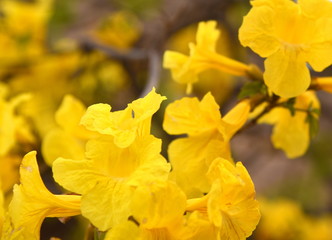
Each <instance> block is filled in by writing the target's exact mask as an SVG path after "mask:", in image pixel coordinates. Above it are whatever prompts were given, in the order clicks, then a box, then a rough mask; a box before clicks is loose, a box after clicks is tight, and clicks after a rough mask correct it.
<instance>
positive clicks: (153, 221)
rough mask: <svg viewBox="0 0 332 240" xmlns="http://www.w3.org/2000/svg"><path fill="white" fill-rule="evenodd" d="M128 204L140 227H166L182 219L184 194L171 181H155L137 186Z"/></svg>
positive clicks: (184, 205)
mask: <svg viewBox="0 0 332 240" xmlns="http://www.w3.org/2000/svg"><path fill="white" fill-rule="evenodd" d="M130 206H131V209H132V212H133V216H134V218H135V219H136V220H137V221H138V222H139V223H140V227H142V228H147V229H152V228H166V227H171V226H172V225H173V224H174V223H176V222H178V221H179V220H181V219H182V216H183V214H184V212H185V208H186V196H185V194H184V193H183V192H182V191H181V190H180V189H179V187H178V186H177V185H175V184H174V183H172V182H167V181H155V182H152V183H151V184H142V185H141V186H138V187H137V189H136V190H135V193H134V195H133V198H132V201H131V204H130Z"/></svg>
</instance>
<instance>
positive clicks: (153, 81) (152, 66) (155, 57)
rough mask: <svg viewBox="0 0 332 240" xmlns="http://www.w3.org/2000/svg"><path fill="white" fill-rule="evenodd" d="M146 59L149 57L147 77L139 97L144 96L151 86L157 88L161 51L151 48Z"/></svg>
mask: <svg viewBox="0 0 332 240" xmlns="http://www.w3.org/2000/svg"><path fill="white" fill-rule="evenodd" d="M148 59H149V68H148V74H149V75H148V79H147V83H146V84H145V88H144V89H143V91H142V93H141V95H140V97H144V96H145V95H147V94H148V93H149V92H150V91H151V89H152V88H153V87H155V88H157V87H158V85H159V80H160V72H161V53H160V52H158V51H157V50H155V49H151V50H149V51H148Z"/></svg>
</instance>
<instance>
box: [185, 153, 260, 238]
mask: <svg viewBox="0 0 332 240" xmlns="http://www.w3.org/2000/svg"><path fill="white" fill-rule="evenodd" d="M207 176H208V178H209V180H210V182H211V184H212V187H211V190H210V192H209V193H208V194H207V195H206V196H204V197H201V198H198V199H189V200H188V201H187V211H198V212H200V213H201V218H203V219H205V220H206V221H208V222H209V223H210V224H209V225H207V226H206V229H208V230H209V231H210V232H211V235H212V236H211V237H210V238H209V239H228V240H244V239H246V238H247V237H248V236H250V235H251V234H252V231H253V230H254V229H255V227H256V225H257V224H258V222H259V219H260V212H259V207H258V202H257V201H256V200H255V189H254V185H253V183H252V180H251V178H250V176H249V174H248V172H247V170H246V169H245V167H244V166H243V165H242V164H241V163H240V162H238V163H237V164H236V165H235V166H234V165H233V164H232V163H230V162H229V161H228V160H225V159H221V158H217V159H215V160H214V161H213V162H212V164H211V166H210V168H209V171H208V173H207ZM206 229H205V230H206ZM202 230H204V228H203V229H202ZM196 239H203V238H196Z"/></svg>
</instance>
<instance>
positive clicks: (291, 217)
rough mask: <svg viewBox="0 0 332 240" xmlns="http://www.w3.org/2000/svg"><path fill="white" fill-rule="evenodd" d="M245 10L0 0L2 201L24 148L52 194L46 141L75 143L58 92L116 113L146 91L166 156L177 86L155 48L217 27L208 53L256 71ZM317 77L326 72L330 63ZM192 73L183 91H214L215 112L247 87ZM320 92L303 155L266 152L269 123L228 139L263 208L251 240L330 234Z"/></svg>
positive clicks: (78, 229)
mask: <svg viewBox="0 0 332 240" xmlns="http://www.w3.org/2000/svg"><path fill="white" fill-rule="evenodd" d="M249 9H250V3H249V0H248V1H245V0H181V1H178V0H165V1H162V0H85V1H79V0H54V1H51V0H1V1H0V84H1V85H0V97H1V100H0V101H1V102H0V125H1V126H0V144H1V145H3V146H5V147H4V150H3V151H2V150H1V153H0V162H1V163H0V164H1V167H0V176H1V178H2V190H3V192H4V194H5V196H6V201H7V203H8V201H9V199H10V196H11V189H12V186H13V184H14V183H17V182H18V174H17V170H18V166H19V163H20V159H21V158H22V156H23V155H24V154H25V153H27V152H28V151H30V150H37V151H38V157H39V164H40V169H41V173H42V177H43V179H44V181H45V184H46V185H47V187H48V188H49V189H50V190H51V191H52V192H54V193H60V192H61V191H62V190H61V189H60V187H59V186H57V185H56V184H55V183H54V181H53V180H52V171H51V169H50V165H51V163H52V161H53V160H54V159H55V158H56V157H57V153H47V152H46V151H45V150H44V149H45V148H47V146H48V145H47V144H50V142H52V141H51V140H50V139H52V137H54V136H55V137H57V138H60V139H63V141H64V142H65V143H68V142H70V141H71V142H70V143H73V144H74V145H75V153H72V152H71V151H74V150H68V152H66V154H67V155H68V156H69V157H70V156H71V155H72V154H76V153H77V152H79V151H81V148H82V145H84V139H81V138H80V137H79V136H74V135H73V134H72V133H71V132H70V131H67V130H68V129H69V128H70V127H68V125H67V124H66V123H64V121H61V119H60V118H61V116H67V117H68V116H69V115H68V114H70V112H66V110H64V109H65V107H64V106H66V104H65V100H64V97H65V96H67V101H71V103H72V104H74V105H75V104H76V105H75V106H76V108H75V109H78V108H79V109H81V108H82V109H85V107H87V106H89V105H91V104H94V103H99V102H102V103H108V104H110V105H111V106H112V108H113V110H118V109H122V108H125V107H126V105H127V104H128V103H130V102H131V101H133V100H135V99H137V98H139V97H142V96H144V95H145V94H147V93H148V92H149V91H150V90H151V88H152V87H153V86H154V87H156V89H157V92H158V93H160V94H162V95H164V96H167V101H166V103H163V105H162V109H161V110H160V111H159V112H158V113H157V114H156V115H155V116H154V119H153V130H152V132H153V134H154V135H156V136H157V137H159V138H162V139H163V155H164V156H165V157H167V146H168V144H169V143H170V142H171V141H172V140H173V139H174V137H173V136H169V135H167V134H166V132H165V131H164V130H163V129H162V127H161V126H162V121H163V114H164V109H165V107H166V105H167V104H168V103H170V102H173V101H174V100H176V99H179V98H181V97H183V96H185V86H183V85H179V84H177V83H175V82H174V81H173V80H172V78H171V75H170V72H169V71H168V70H165V69H163V68H162V59H163V53H164V51H165V50H175V51H178V52H181V53H184V54H188V52H189V49H188V43H189V42H195V34H196V29H197V23H198V22H199V21H206V20H211V19H213V20H217V21H218V28H219V29H220V30H221V32H222V34H221V37H220V40H219V43H218V52H219V53H221V54H223V55H226V56H229V57H231V58H234V59H236V60H239V61H242V62H244V63H254V64H256V65H258V66H259V67H260V68H261V69H262V70H263V59H261V58H259V57H258V56H257V55H255V54H254V53H253V52H252V51H250V49H245V48H243V47H242V46H241V45H240V43H239V41H238V37H237V35H238V29H239V27H240V26H241V23H242V18H243V16H245V15H246V13H247V12H248V11H249ZM313 74H314V75H317V76H318V74H317V73H313ZM319 74H320V76H331V75H332V71H331V68H329V69H326V70H325V71H324V72H322V73H319ZM199 77H200V79H201V81H200V82H199V83H197V84H195V87H194V92H193V93H192V95H193V96H197V97H199V98H201V97H202V96H204V95H205V93H206V92H208V91H210V92H212V94H213V95H214V97H215V98H216V100H217V102H218V103H219V104H220V105H221V106H222V107H221V111H222V113H223V114H224V113H226V112H227V110H228V109H230V107H231V106H233V105H234V103H235V102H236V101H237V95H238V94H239V91H240V89H241V86H243V84H244V82H245V79H242V78H240V77H234V76H231V75H228V74H225V73H220V72H216V71H212V70H211V71H206V72H204V73H202V74H201V75H200V76H199ZM26 94H28V95H26ZM68 96H70V97H72V98H70V97H69V98H68ZM318 96H319V99H320V101H321V119H320V131H319V133H318V135H317V136H316V137H315V138H314V139H313V141H312V143H311V145H310V149H309V151H308V152H307V153H306V154H305V155H304V156H302V157H300V158H296V159H287V157H286V156H285V154H284V153H283V152H282V151H280V150H276V149H274V148H273V146H272V144H271V141H270V136H271V131H272V128H271V126H268V125H257V126H253V127H252V128H250V129H247V130H246V131H243V132H241V134H238V135H236V136H235V138H234V139H233V140H232V150H233V157H234V159H235V161H241V162H243V163H244V165H245V166H246V167H247V169H248V171H249V173H250V175H251V177H252V179H253V181H254V184H255V186H256V192H257V198H258V199H259V200H260V203H261V208H262V219H261V223H260V224H259V226H258V228H257V230H256V231H255V233H254V234H253V236H252V237H250V239H257V240H279V239H283V240H299V239H308V240H310V239H318V240H325V239H326V240H329V239H332V232H331V231H332V230H331V229H332V228H331V227H332V220H331V212H332V188H331V186H332V161H331V160H332V159H331V158H332V147H331V146H332V145H331V143H332V128H331V124H332V111H330V109H331V107H332V105H331V102H332V96H331V95H329V94H328V93H324V92H319V93H318ZM68 99H71V100H68ZM61 107H62V108H61ZM59 109H62V110H63V111H62V112H61V111H60V110H59ZM67 110H68V109H67ZM57 116H58V117H57ZM59 129H61V131H60V130H59ZM55 130H56V131H55ZM69 135H70V136H69ZM73 139H74V140H73ZM59 144H60V143H59ZM63 145H65V144H63ZM76 145H77V146H76ZM63 147H64V146H62V145H61V146H60V145H59V149H60V148H63ZM87 229H88V226H87V222H86V221H85V220H84V219H83V218H79V217H78V218H71V219H61V221H59V220H58V219H46V220H45V222H44V224H43V226H42V230H41V231H42V237H41V238H42V239H50V238H51V237H58V238H61V239H84V236H85V235H86V232H87V231H88V230H87Z"/></svg>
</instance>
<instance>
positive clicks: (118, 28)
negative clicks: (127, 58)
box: [95, 11, 141, 50]
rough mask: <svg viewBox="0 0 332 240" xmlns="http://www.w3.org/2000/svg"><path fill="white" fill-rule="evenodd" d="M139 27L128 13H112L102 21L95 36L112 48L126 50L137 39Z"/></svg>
mask: <svg viewBox="0 0 332 240" xmlns="http://www.w3.org/2000/svg"><path fill="white" fill-rule="evenodd" d="M140 33H141V25H140V23H139V21H138V19H137V18H136V17H135V15H133V14H131V13H130V12H125V11H119V12H114V13H112V15H110V16H108V17H107V18H106V19H105V20H103V21H102V23H101V24H100V26H99V27H98V29H97V31H96V33H95V35H96V36H97V37H98V38H99V39H100V40H101V41H103V42H105V43H106V44H108V45H111V46H113V47H117V48H119V49H122V50H126V49H128V48H130V47H131V45H132V44H133V43H134V42H135V41H136V40H137V39H138V38H139V36H140Z"/></svg>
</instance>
